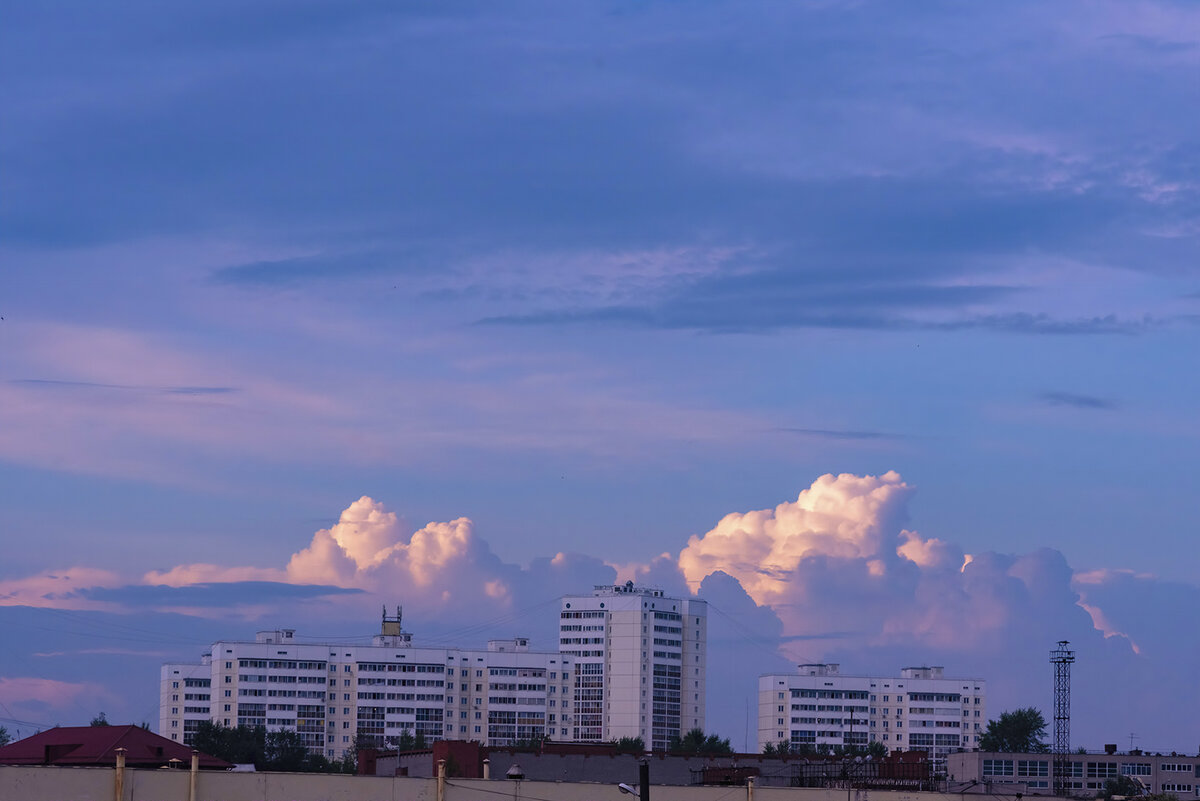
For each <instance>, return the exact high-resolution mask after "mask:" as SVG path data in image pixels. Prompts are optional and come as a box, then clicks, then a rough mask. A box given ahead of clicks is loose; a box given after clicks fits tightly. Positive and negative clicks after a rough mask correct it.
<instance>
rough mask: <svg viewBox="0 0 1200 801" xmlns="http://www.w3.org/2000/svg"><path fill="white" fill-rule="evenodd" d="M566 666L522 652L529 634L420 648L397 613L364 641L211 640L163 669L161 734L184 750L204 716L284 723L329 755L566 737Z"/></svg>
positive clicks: (269, 634)
mask: <svg viewBox="0 0 1200 801" xmlns="http://www.w3.org/2000/svg"><path fill="white" fill-rule="evenodd" d="M574 667H575V665H574V659H573V658H571V657H569V656H567V655H563V654H559V653H557V652H537V651H530V650H529V645H528V640H526V639H525V638H514V639H512V640H492V641H489V642H488V646H487V649H486V650H471V649H462V648H419V647H416V646H414V645H413V642H412V635H411V634H409V633H407V632H404V631H402V630H401V628H400V618H399V615H397V616H396V617H395V618H389V617H387V615H386V614H385V615H384V620H383V629H382V632H381V633H380V634H379V635H377V636H376V637H374V639H373V641H372V644H371V645H341V644H331V643H300V642H298V641H297V640H296V637H295V631H294V630H293V629H279V630H275V631H261V632H259V633H258V635H257V636H256V637H255V640H254V642H243V641H221V642H215V643H213V646H212V650H211V652H210V653H208V654H205V655H204V658H203V660H202V662H201V663H200V664H166V665H163V667H162V690H161V706H160V713H159V732H160V733H161V734H162V735H163V736H165V737H169V738H171V739H172V740H176V741H178V742H182V743H184V744H187V745H190V744H191V740H192V736H193V734H194V732H195V729H196V726H197V725H198V724H199V722H200V721H201V720H212V721H214V722H216V723H219V724H221V725H224V726H238V725H248V726H256V725H263V726H266V728H267V730H268V731H278V730H281V729H292V730H295V731H297V732H299V733H300V735H301V736H302V737H303V739H304V741H305V743H306V744H307V745H308V747H309V749H310V750H311V751H313V752H315V753H320V754H323V755H325V756H326V757H330V758H338V757H341V756H342V754H343V753H344V752H346V751H347V750H349V749H351V748H353V747H354V743H355V737H356V735H362V736H364V737H369V738H371V739H372V740H373V741H374V742H375V743H377V744H379V745H387V744H388V743H392V742H395V741H396V740H397V739H398V738H399V737H400V736H401V734H402V733H403V732H405V731H407V732H410V733H412V734H414V735H416V734H420V735H423V736H424V738H425V739H426V740H428V741H429V742H433V741H434V740H437V739H461V740H477V741H479V742H480V743H482V744H484V745H507V744H511V743H513V742H515V741H520V740H529V739H532V738H535V737H549V738H551V739H568V737H569V736H570V735H571V733H572V732H573V731H574V730H575V726H576V722H575V719H574V715H573V708H572V707H573V700H574V699H573V695H574V685H573V681H574Z"/></svg>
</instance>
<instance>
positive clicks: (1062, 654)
mask: <svg viewBox="0 0 1200 801" xmlns="http://www.w3.org/2000/svg"><path fill="white" fill-rule="evenodd" d="M1070 644H1071V643H1070V642H1069V641H1068V640H1059V641H1058V647H1057V648H1055V649H1054V650H1053V651H1051V652H1050V664H1052V665H1054V794H1055V795H1058V796H1063V795H1066V794H1067V772H1068V771H1069V770H1070V764H1069V763H1068V762H1067V754H1069V753H1070V752H1071V663H1073V662H1074V661H1075V652H1074V651H1072V650H1070V649H1069V648H1067V646H1068V645H1070Z"/></svg>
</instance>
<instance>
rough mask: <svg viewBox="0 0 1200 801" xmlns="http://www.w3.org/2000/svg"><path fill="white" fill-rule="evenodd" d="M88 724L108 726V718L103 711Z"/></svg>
mask: <svg viewBox="0 0 1200 801" xmlns="http://www.w3.org/2000/svg"><path fill="white" fill-rule="evenodd" d="M88 725H89V726H107V725H108V718H107V717H105V716H104V713H103V712H101V713H100V714H99V715H96V717H94V718H92V722H91V723H89V724H88Z"/></svg>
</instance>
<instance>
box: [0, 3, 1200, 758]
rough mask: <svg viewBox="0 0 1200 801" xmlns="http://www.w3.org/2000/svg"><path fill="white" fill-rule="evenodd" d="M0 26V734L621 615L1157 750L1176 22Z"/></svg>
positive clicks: (1193, 382)
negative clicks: (583, 607)
mask: <svg viewBox="0 0 1200 801" xmlns="http://www.w3.org/2000/svg"><path fill="white" fill-rule="evenodd" d="M4 6H5V8H4V11H3V15H4V18H5V20H6V22H5V25H4V26H2V27H0V72H2V73H3V75H4V76H5V80H4V81H2V82H0V163H3V165H4V169H3V170H2V171H0V317H2V318H3V319H0V537H2V542H3V544H4V555H3V558H2V559H0V636H2V638H3V641H4V643H5V647H4V648H3V649H0V725H4V726H6V727H7V728H8V729H9V730H10V732H12V731H19V732H21V733H30V732H32V731H33V730H34V729H36V728H38V727H45V726H49V725H54V724H63V725H71V724H80V723H86V722H87V720H88V719H90V718H91V717H92V716H93V715H95V714H96V713H97V712H98V711H102V710H103V711H105V712H106V714H107V715H108V717H109V719H110V720H118V721H131V722H140V721H142V720H148V721H150V722H152V723H156V721H157V697H158V696H157V677H158V666H159V664H160V663H161V662H163V661H164V660H181V659H186V660H195V659H197V658H198V656H199V654H200V653H201V652H202V651H203V650H204V648H205V647H207V645H208V644H210V643H211V642H212V641H213V640H215V639H217V638H234V637H251V636H253V632H254V631H256V630H258V629H263V628H276V627H292V628H295V629H297V631H298V635H299V636H301V637H302V638H308V639H309V640H310V641H319V640H321V639H322V638H327V637H331V636H336V637H339V638H360V641H365V640H366V638H369V635H370V634H372V633H373V632H375V631H376V630H377V625H378V614H379V611H378V610H379V607H380V605H381V604H388V605H389V606H392V605H396V604H403V605H404V608H405V620H406V627H407V628H408V629H409V630H411V631H412V632H413V633H414V636H415V639H416V640H417V642H418V643H421V642H426V643H429V644H456V645H462V646H469V647H475V646H480V645H482V644H483V642H484V641H485V640H486V638H487V637H489V636H512V635H523V636H530V637H531V638H532V639H533V645H534V647H541V648H544V649H553V648H554V647H555V638H556V633H555V624H556V616H555V610H556V609H557V604H558V598H559V597H560V596H561V595H563V594H565V593H576V592H581V591H583V592H586V591H589V589H590V588H591V586H592V585H593V584H603V583H608V582H610V581H616V580H621V581H624V580H626V579H633V580H635V581H638V582H640V583H644V584H649V585H653V586H657V587H661V588H663V589H666V590H669V591H671V592H675V593H698V594H699V595H700V597H703V598H705V599H706V600H708V601H709V602H710V604H711V605H712V612H711V615H710V621H711V623H710V634H711V637H712V642H711V645H710V670H711V677H710V692H709V698H710V706H709V714H708V725H709V728H710V729H711V730H714V731H716V732H717V733H719V734H721V735H722V736H727V737H730V738H731V739H732V740H733V741H734V744H735V745H742V744H744V742H745V740H746V738H747V730H748V729H749V730H750V731H749V737H751V738H752V737H753V731H752V729H753V723H752V721H751V723H750V725H747V721H746V714H747V709H748V706H749V705H750V704H751V703H752V701H753V694H754V692H755V686H756V683H755V682H756V677H757V675H758V674H759V673H763V672H777V671H790V670H792V669H794V665H795V664H796V663H797V662H811V661H836V662H840V663H841V664H842V670H843V672H847V673H857V674H863V673H879V672H885V673H891V672H894V671H896V670H898V669H899V668H900V667H903V666H907V665H914V664H938V665H944V666H945V668H946V672H947V675H962V676H972V677H982V678H985V679H987V681H988V683H989V712H991V713H992V714H993V716H995V715H996V714H998V713H999V712H1001V711H1003V710H1005V709H1013V708H1016V707H1023V706H1037V707H1039V708H1041V709H1042V710H1044V711H1045V712H1046V714H1047V716H1048V717H1049V715H1050V711H1051V691H1052V684H1051V682H1052V674H1051V672H1050V666H1049V664H1048V661H1047V653H1048V651H1049V650H1050V649H1051V648H1053V647H1054V643H1055V642H1056V641H1057V640H1060V639H1067V640H1070V641H1071V643H1072V644H1073V646H1074V647H1075V648H1076V649H1077V652H1078V655H1079V661H1078V662H1077V664H1076V666H1075V673H1074V676H1075V683H1074V693H1075V694H1074V707H1073V712H1074V718H1073V741H1074V742H1075V744H1077V745H1082V746H1085V747H1090V748H1101V747H1102V746H1103V744H1104V743H1120V744H1123V745H1127V744H1128V743H1130V742H1133V743H1134V744H1135V745H1138V746H1141V747H1143V748H1149V749H1153V750H1161V751H1170V750H1180V751H1188V752H1191V751H1192V750H1193V749H1194V748H1196V747H1197V745H1196V744H1197V742H1200V729H1198V728H1197V723H1196V720H1197V716H1196V714H1195V713H1196V710H1197V709H1198V708H1200V690H1198V689H1197V686H1196V684H1195V682H1194V680H1193V678H1192V677H1194V675H1195V673H1196V671H1197V669H1198V668H1200V643H1198V641H1197V638H1196V636H1195V632H1196V625H1195V610H1196V609H1197V608H1200V580H1198V579H1197V567H1198V564H1200V560H1198V559H1197V556H1196V553H1197V547H1196V534H1197V525H1196V520H1197V517H1198V516H1200V492H1197V487H1196V476H1197V475H1198V474H1200V418H1197V415H1196V409H1197V407H1198V402H1200V370H1197V353H1200V326H1198V325H1197V323H1198V322H1200V270H1198V269H1197V266H1196V254H1197V253H1198V252H1200V250H1198V245H1200V147H1198V144H1200V142H1198V134H1197V131H1200V111H1198V109H1200V81H1198V80H1197V77H1196V76H1197V74H1198V68H1200V7H1198V6H1196V5H1195V4H1194V3H1189V2H1151V1H1149V0H1146V1H1144V2H1128V1H1127V0H1112V1H1111V2H1103V1H1100V0H1079V1H1078V2H1076V3H1072V4H1048V3H1043V2H1019V1H1018V2H1012V3H1003V4H998V3H948V2H923V1H922V0H918V1H917V2H910V3H903V4H901V3H888V2H869V1H867V0H863V1H862V2H849V1H848V2H838V1H837V0H812V1H811V2H802V1H801V0H795V1H794V2H758V1H757V0H749V1H747V0H738V2H732V0H728V1H725V2H722V1H721V0H702V1H701V2H694V3H680V2H656V1H652V0H651V1H647V0H639V1H634V0H628V1H625V0H618V1H614V2H584V3H558V2H541V3H538V2H529V3H517V2H511V3H495V2H475V3H472V2H446V1H445V0H442V1H441V2H436V3H434V2H420V1H419V0H418V1H416V2H408V3H402V4H396V3H389V2H361V3H353V4H350V3H344V2H338V1H337V0H299V1H297V0H288V2H283V1H282V0H278V1H273V2H268V1H263V2H254V3H245V2H229V0H211V1H210V2H204V3H198V2H176V3H161V2H147V0H113V2H108V3H101V4H97V3H91V2H78V1H77V2H71V1H70V0H62V1H61V2H59V1H58V0H52V1H51V2H45V3H33V4H30V3H16V2H7V3H5V4H4ZM481 610H486V612H482V613H481ZM748 654H751V655H753V658H747V655H748ZM718 686H719V687H722V688H727V689H726V690H725V691H723V692H720V693H718V692H713V689H714V688H715V687H718ZM1131 736H1132V737H1133V738H1134V739H1132V740H1131V739H1130V738H1131ZM751 747H753V746H752V744H751Z"/></svg>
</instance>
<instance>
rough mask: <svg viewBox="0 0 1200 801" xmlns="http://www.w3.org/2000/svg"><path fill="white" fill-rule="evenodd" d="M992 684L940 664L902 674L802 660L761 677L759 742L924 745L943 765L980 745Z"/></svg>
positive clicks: (892, 746) (898, 747) (901, 747)
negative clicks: (793, 668)
mask: <svg viewBox="0 0 1200 801" xmlns="http://www.w3.org/2000/svg"><path fill="white" fill-rule="evenodd" d="M987 719H988V718H987V685H986V683H985V682H984V681H983V680H982V679H966V678H947V677H946V676H945V674H944V670H943V668H941V667H908V668H904V669H902V670H901V671H900V675H899V676H894V677H892V676H851V675H845V674H843V673H842V672H841V670H840V666H839V665H836V664H807V665H800V669H799V671H798V672H797V673H794V674H770V675H764V676H760V677H759V680H758V746H759V748H760V749H761V748H762V747H763V746H765V745H767V744H768V743H779V742H788V743H791V744H793V745H807V746H811V747H814V748H816V747H819V746H826V747H829V748H832V747H834V746H847V745H855V746H866V745H868V744H869V743H872V742H879V743H882V744H883V745H884V746H885V747H886V748H887V749H888V750H889V751H891V750H900V751H908V750H920V751H925V752H927V753H929V754H930V756H931V758H932V759H933V760H934V762H935V764H937V765H939V766H942V765H944V760H945V758H946V756H947V755H948V754H950V753H952V752H953V751H956V750H957V749H959V748H978V747H979V738H980V736H981V735H982V734H983V732H984V731H985V730H986V728H987Z"/></svg>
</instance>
